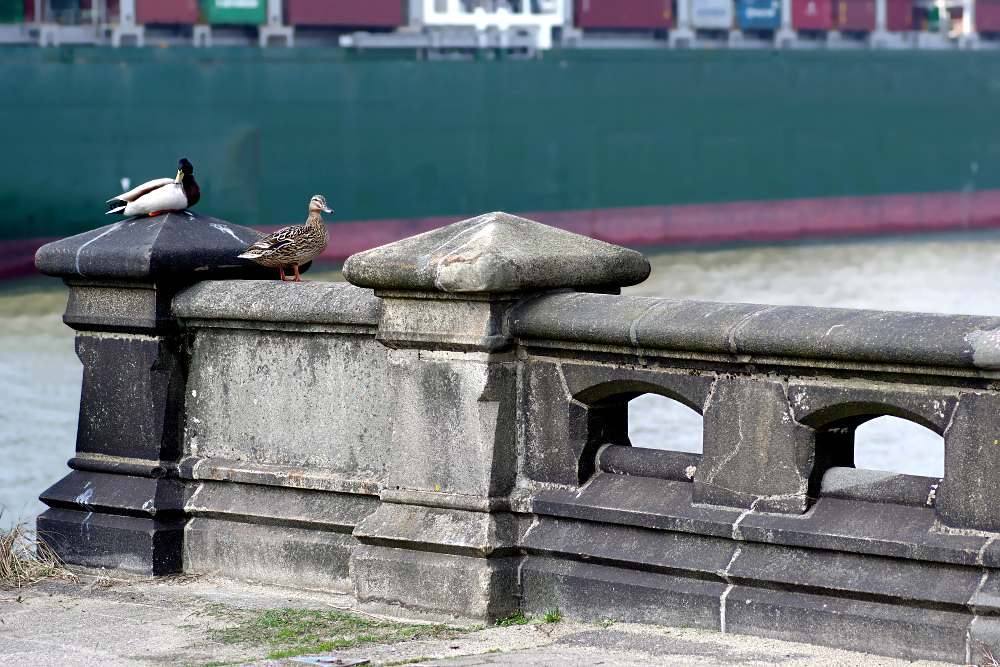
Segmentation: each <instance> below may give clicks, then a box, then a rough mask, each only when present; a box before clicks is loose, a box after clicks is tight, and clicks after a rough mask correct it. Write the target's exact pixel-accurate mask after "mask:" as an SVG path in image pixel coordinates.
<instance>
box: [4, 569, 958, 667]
mask: <svg viewBox="0 0 1000 667" xmlns="http://www.w3.org/2000/svg"><path fill="white" fill-rule="evenodd" d="M280 609H295V610H320V611H330V610H338V611H352V612H353V613H356V614H358V615H360V616H361V618H366V619H373V620H380V619H382V620H384V619H390V618H391V620H394V621H401V622H405V623H418V624H420V623H423V624H424V625H427V626H428V627H429V623H427V622H421V621H419V620H414V619H413V618H403V617H401V616H400V617H387V616H383V615H381V614H374V613H373V612H371V611H370V610H368V609H365V608H359V607H358V605H357V602H356V601H355V600H354V599H353V598H352V597H351V596H347V595H337V594H332V593H327V592H322V591H314V590H302V589H292V588H285V587H279V586H266V585H258V584H248V583H244V582H236V581H231V580H225V579H214V578H205V577H172V578H165V579H159V580H157V579H152V580H149V579H137V580H118V579H110V578H102V577H94V576H85V575H84V576H81V579H80V581H79V582H64V581H48V582H43V583H41V584H38V585H36V586H33V587H30V588H25V589H21V590H14V591H0V656H3V659H2V661H0V662H2V664H3V665H4V666H5V667H67V666H70V667H71V666H74V665H88V667H89V666H99V667H105V666H107V667H118V666H122V667H125V666H128V667H162V666H163V665H191V666H195V665H197V666H203V665H219V664H237V663H246V662H249V663H251V664H253V665H255V666H257V667H277V666H278V665H281V666H282V667H290V666H292V665H303V664H304V663H302V662H295V661H292V660H291V659H289V658H285V657H282V658H268V657H267V656H268V655H270V654H272V653H273V652H274V647H273V646H268V645H262V644H259V643H254V642H252V641H249V642H248V641H240V642H235V643H225V642H223V641H220V639H219V635H218V634H217V633H216V632H213V630H219V629H222V628H225V627H227V624H232V622H233V621H232V616H231V615H227V613H224V612H226V611H227V610H280ZM322 654H323V655H329V656H335V657H338V658H341V659H343V660H345V661H348V660H369V661H370V662H369V664H370V665H373V666H374V665H392V664H416V665H425V666H430V665H436V666H440V667H474V666H479V665H493V666H496V667H548V666H551V667H556V666H559V667H583V666H584V665H588V666H589V665H602V666H603V667H625V666H635V667H645V666H653V665H720V666H721V665H754V666H756V665H760V666H772V665H780V666H782V667H800V666H801V667H820V666H824V667H829V666H840V665H843V666H844V667H847V666H851V667H855V666H859V667H897V666H898V667H902V666H903V665H923V666H929V665H943V664H945V663H937V662H931V661H917V662H910V661H909V660H897V659H893V658H887V657H881V656H872V655H866V654H861V653H852V652H849V651H841V650H836V649H829V648H824V647H818V646H810V645H806V644H796V643H791V642H784V641H779V640H772V639H763V638H758V637H747V636H741V635H731V634H722V633H718V632H710V631H702V630H695V629H691V628H675V627H664V626H652V625H638V624H631V623H615V622H613V621H608V622H607V623H604V624H594V623H581V622H577V621H574V620H572V619H563V620H561V621H559V622H554V623H543V622H538V621H534V622H529V623H526V624H521V625H511V626H508V627H496V626H494V627H486V628H483V627H478V628H477V627H472V628H470V627H469V626H463V625H462V624H461V622H458V623H457V624H456V625H455V626H449V627H447V628H444V629H441V628H437V629H436V631H435V632H433V633H432V634H428V635H426V636H421V637H420V638H418V639H411V640H408V641H398V642H395V643H370V644H361V645H357V646H348V647H343V648H339V649H333V650H328V651H323V652H322ZM311 655H315V654H311Z"/></svg>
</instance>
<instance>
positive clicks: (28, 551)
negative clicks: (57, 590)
mask: <svg viewBox="0 0 1000 667" xmlns="http://www.w3.org/2000/svg"><path fill="white" fill-rule="evenodd" d="M2 516H3V512H2V510H0V517H2ZM52 578H57V579H64V580H70V581H76V580H77V577H76V575H74V574H73V573H72V572H70V571H69V570H67V569H66V568H65V567H64V566H63V564H62V562H61V561H60V560H59V556H58V555H56V552H55V551H54V550H53V549H52V547H50V546H49V545H48V544H46V543H45V541H44V540H43V539H42V538H41V537H40V536H39V535H38V534H37V533H36V532H35V531H34V529H32V528H31V527H30V526H29V525H28V522H27V521H20V522H18V523H17V525H15V526H14V527H13V528H11V529H10V530H9V531H3V532H0V590H11V589H17V588H24V587H25V586H30V585H32V584H35V583H38V582H39V581H42V580H43V579H52Z"/></svg>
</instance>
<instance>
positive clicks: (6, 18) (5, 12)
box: [0, 0, 34, 23]
mask: <svg viewBox="0 0 1000 667" xmlns="http://www.w3.org/2000/svg"><path fill="white" fill-rule="evenodd" d="M32 4H34V2H32ZM24 5H25V2H24V0H0V23H23V22H24V10H25V7H24Z"/></svg>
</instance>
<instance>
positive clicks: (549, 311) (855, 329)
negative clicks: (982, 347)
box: [510, 294, 1000, 370]
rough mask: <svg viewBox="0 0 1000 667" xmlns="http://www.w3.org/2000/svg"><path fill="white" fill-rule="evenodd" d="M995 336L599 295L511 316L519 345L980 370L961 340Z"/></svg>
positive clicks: (545, 302)
mask: <svg viewBox="0 0 1000 667" xmlns="http://www.w3.org/2000/svg"><path fill="white" fill-rule="evenodd" d="M997 327H1000V318H996V317H979V316H968V315H935V314H926V313H901V312H889V311H878V310H851V309H845V308H813V307H807V306H765V305H758V304H746V303H715V302H711V301H680V300H676V299H657V298H652V297H619V296H613V295H605V294H551V295H546V296H543V297H540V298H537V299H532V300H530V301H526V302H525V303H524V304H521V305H519V306H518V307H516V308H515V309H514V310H513V311H512V312H511V315H510V330H511V333H513V334H514V335H515V336H518V337H522V338H526V339H551V340H556V341H566V342H580V343H599V344H608V345H616V346H624V347H633V348H637V347H642V348H650V349H667V350H685V351H690V352H703V353H713V354H726V355H745V356H747V357H750V358H774V357H787V358H801V359H823V360H835V361H839V362H854V363H861V364H868V363H877V364H902V365H910V364H915V365H921V366H942V367H958V368H983V369H988V370H995V369H997V368H998V367H1000V365H998V364H996V363H994V361H991V359H993V358H992V357H988V356H984V355H983V354H982V353H978V356H977V353H976V349H977V348H976V345H975V344H974V343H973V342H970V340H971V339H969V336H970V335H971V334H972V333H974V332H977V331H981V330H993V329H996V328H997ZM977 359H979V361H977ZM981 364H982V365H981Z"/></svg>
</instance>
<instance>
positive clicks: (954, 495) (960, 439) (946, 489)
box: [935, 391, 1000, 533]
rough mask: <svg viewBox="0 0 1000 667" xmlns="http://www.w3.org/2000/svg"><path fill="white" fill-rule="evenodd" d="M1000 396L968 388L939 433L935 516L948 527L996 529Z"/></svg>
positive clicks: (999, 514)
mask: <svg viewBox="0 0 1000 667" xmlns="http://www.w3.org/2000/svg"><path fill="white" fill-rule="evenodd" d="M998 479H1000V395H998V394H997V393H996V392H995V391H994V392H990V393H985V392H967V393H963V394H962V395H961V396H960V397H959V400H958V406H957V407H956V408H955V412H954V416H953V417H952V420H951V423H950V424H949V425H948V429H947V430H946V431H945V433H944V479H942V480H941V486H940V488H938V491H937V500H936V502H935V506H936V507H937V512H938V517H939V518H940V519H941V521H942V522H943V523H945V524H947V525H949V526H954V527H956V528H968V529H973V530H986V531H992V532H994V533H996V532H1000V484H998V483H997V480H998Z"/></svg>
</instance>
